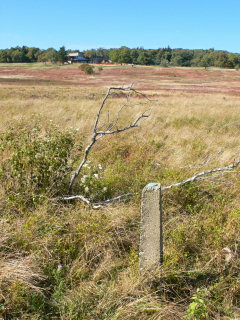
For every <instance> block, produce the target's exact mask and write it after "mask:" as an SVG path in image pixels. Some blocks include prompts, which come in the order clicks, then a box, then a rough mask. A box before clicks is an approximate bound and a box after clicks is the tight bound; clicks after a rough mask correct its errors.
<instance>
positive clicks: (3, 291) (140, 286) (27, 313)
mask: <svg viewBox="0 0 240 320" xmlns="http://www.w3.org/2000/svg"><path fill="white" fill-rule="evenodd" d="M95 69H96V72H95V74H94V75H90V76H89V75H85V74H84V73H83V72H82V71H80V69H79V68H78V66H76V65H73V66H49V65H42V64H29V65H24V64H11V65H10V64H0V97H1V99H0V110H1V120H0V142H1V144H0V180H1V186H0V210H1V215H0V315H2V318H3V319H61V320H75V319H76V320H78V319H79V320H81V319H83V320H93V319H96V320H98V319H103V320H107V319H109V320H120V319H121V320H122V319H124V320H125V319H131V320H133V319H134V320H137V319H143V320H144V319H151V320H157V319H169V320H170V319H171V320H172V319H188V320H190V319H192V320H193V319H196V320H201V319H229V320H230V319H239V317H240V304H239V301H240V279H239V266H240V264H239V262H240V258H239V254H240V248H239V236H240V231H239V230H240V228H239V227H240V209H239V208H240V196H239V188H240V179H239V177H240V176H239V173H237V172H232V173H226V174H224V175H221V176H217V177H215V178H213V179H209V180H205V181H201V182H196V183H192V184H186V185H185V186H183V187H179V188H173V189H171V190H169V191H165V192H164V196H163V200H164V251H165V261H164V264H163V266H162V267H161V268H159V270H156V271H155V272H154V273H152V274H148V275H145V276H140V275H139V273H138V244H139V221H140V195H141V190H142V188H143V187H144V186H145V185H146V184H147V183H149V182H160V183H162V184H163V185H169V184H173V183H175V182H178V181H181V180H183V179H185V178H188V177H191V176H192V175H194V174H196V173H198V172H201V171H204V170H206V169H211V168H216V167H222V166H225V165H228V164H231V163H233V162H234V161H236V160H238V159H239V157H240V156H239V155H240V72H239V71H236V70H223V69H208V70H203V69H193V68H159V67H131V66H104V67H103V70H102V71H99V70H98V69H97V68H95ZM131 83H134V88H135V89H136V90H138V91H141V92H142V93H144V94H145V95H146V96H147V97H148V99H149V100H148V99H146V98H144V97H143V96H142V95H134V94H133V95H132V96H131V99H130V102H129V106H128V107H126V108H124V109H123V110H122V111H121V112H120V114H119V126H125V125H128V124H129V123H130V121H132V120H134V119H135V118H136V117H137V116H138V115H139V114H141V113H142V112H144V111H147V112H149V113H150V116H149V117H148V118H147V119H143V120H142V121H141V123H140V127H139V128H134V129H131V130H129V131H126V132H123V133H120V134H118V135H111V136H105V137H103V138H102V139H101V140H99V141H98V142H97V143H96V144H95V146H94V148H93V149H92V151H91V154H90V158H89V160H90V161H89V162H88V166H87V167H85V169H84V172H83V175H82V176H80V177H79V179H78V181H77V182H76V184H75V188H74V190H73V191H74V193H79V192H81V193H83V194H84V195H85V196H86V197H89V198H91V199H93V200H105V199H107V198H109V197H113V196H117V195H120V194H124V193H127V192H134V193H135V195H134V196H133V197H132V198H131V199H130V200H129V201H127V202H124V203H115V204H112V205H108V206H105V207H102V208H100V209H98V210H94V209H91V208H89V207H88V206H86V205H85V204H83V203H81V202H80V201H76V202H70V203H62V202H58V201H51V200H49V199H50V198H52V197H54V196H56V195H64V194H67V187H66V186H67V183H68V181H69V179H70V173H71V170H72V168H76V166H77V165H78V164H79V162H80V160H81V157H82V154H83V148H84V147H85V146H86V145H87V144H88V141H89V138H90V135H91V132H92V126H93V122H94V118H95V115H96V112H97V110H98V108H99V105H100V103H101V101H102V98H103V96H104V94H105V93H106V88H107V87H108V86H125V85H129V84H131ZM125 102H126V99H125V96H124V95H123V94H119V93H116V94H115V95H113V96H112V97H111V98H110V99H109V100H108V103H107V105H106V108H105V112H104V113H103V117H102V119H101V123H100V126H101V125H103V126H104V123H105V122H106V121H107V120H108V121H110V122H111V121H112V120H113V119H114V118H115V116H116V115H117V114H118V112H119V110H120V109H121V106H123V105H124V104H125ZM237 170H240V169H239V168H238V169H235V170H234V171H237Z"/></svg>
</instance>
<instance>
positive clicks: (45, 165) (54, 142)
mask: <svg viewBox="0 0 240 320" xmlns="http://www.w3.org/2000/svg"><path fill="white" fill-rule="evenodd" d="M0 145H1V147H0V152H1V158H2V159H3V161H2V162H1V164H0V181H1V185H2V188H3V192H4V193H5V200H6V203H7V204H10V203H12V202H13V203H15V206H16V204H17V203H18V205H19V206H20V207H25V206H32V205H34V204H37V203H39V202H40V200H41V199H44V198H45V196H48V197H49V196H50V197H51V196H56V195H58V194H62V193H63V192H66V190H67V182H68V181H67V177H69V172H70V170H71V167H70V166H71V165H72V162H73V161H71V160H70V159H71V156H70V155H71V152H72V151H73V147H74V134H73V133H72V132H70V131H60V129H59V128H58V127H57V126H55V125H53V124H52V123H51V122H49V123H48V124H47V125H46V124H45V125H43V124H42V123H41V122H40V121H37V120H33V122H32V123H30V124H29V123H28V124H26V123H24V122H20V123H18V124H17V125H15V126H14V127H10V128H9V129H8V130H6V131H5V132H3V133H1V135H0Z"/></svg>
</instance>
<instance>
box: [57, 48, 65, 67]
mask: <svg viewBox="0 0 240 320" xmlns="http://www.w3.org/2000/svg"><path fill="white" fill-rule="evenodd" d="M58 61H59V62H61V63H62V64H64V62H66V61H67V51H66V49H65V47H64V46H62V47H61V48H59V50H58Z"/></svg>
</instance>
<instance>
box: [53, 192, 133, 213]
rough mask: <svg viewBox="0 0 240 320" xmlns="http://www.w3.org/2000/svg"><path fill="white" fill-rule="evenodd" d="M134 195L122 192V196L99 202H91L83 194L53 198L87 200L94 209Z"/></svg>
mask: <svg viewBox="0 0 240 320" xmlns="http://www.w3.org/2000/svg"><path fill="white" fill-rule="evenodd" d="M133 195H134V193H132V192H130V193H126V194H122V195H120V196H117V197H114V198H111V199H107V200H105V201H99V202H91V201H90V200H89V199H87V198H85V197H84V196H82V195H76V196H65V197H57V198H54V199H52V200H60V201H70V200H81V201H83V202H85V203H86V204H87V205H89V206H91V207H92V208H93V209H98V208H100V207H102V206H104V205H106V204H109V203H112V202H115V201H117V200H122V199H126V198H129V197H131V196H133Z"/></svg>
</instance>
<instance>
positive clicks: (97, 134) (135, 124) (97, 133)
mask: <svg viewBox="0 0 240 320" xmlns="http://www.w3.org/2000/svg"><path fill="white" fill-rule="evenodd" d="M132 86H133V85H130V86H128V87H110V88H108V90H107V93H106V95H105V96H104V98H103V100H102V103H101V105H100V107H99V109H98V112H97V115H96V118H95V122H94V126H93V132H92V137H91V141H90V143H89V145H88V146H87V147H86V149H85V151H84V155H83V159H82V161H81V163H80V165H79V166H78V168H77V170H76V171H75V172H74V173H73V174H72V177H71V179H70V183H69V189H68V191H69V193H71V191H72V187H73V184H74V182H75V180H76V178H77V177H78V175H79V174H80V172H81V170H82V168H83V166H84V164H85V163H86V161H87V159H88V155H89V152H90V151H91V149H92V147H93V145H94V144H95V142H96V141H97V140H98V139H99V138H101V137H103V136H104V135H107V134H115V133H120V132H123V131H126V130H129V129H132V128H136V127H138V122H139V121H140V120H141V119H142V118H147V117H148V116H149V115H146V114H145V113H142V114H141V115H140V116H139V117H138V118H137V119H136V120H135V121H134V122H133V123H131V124H130V125H128V126H126V127H124V128H120V129H116V130H112V129H113V128H114V127H115V126H116V125H117V122H118V120H119V113H120V112H121V111H122V109H123V108H124V107H125V106H126V105H127V103H126V104H125V105H124V106H123V107H122V108H121V109H120V111H119V113H118V114H117V118H116V121H115V122H114V123H113V124H112V125H109V126H108V130H106V131H98V129H97V128H98V123H99V119H100V116H101V112H102V110H103V108H104V106H105V103H106V101H107V99H108V98H109V96H110V95H111V92H112V91H114V90H119V91H127V92H129V94H128V95H127V102H128V100H129V96H130V92H131V91H133V92H134V93H137V94H141V95H143V96H144V97H145V98H146V99H148V98H147V97H146V96H145V95H144V94H142V93H140V92H138V91H136V90H135V89H133V88H132ZM148 100H149V99H148ZM108 117H109V113H108ZM108 122H109V118H108Z"/></svg>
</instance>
